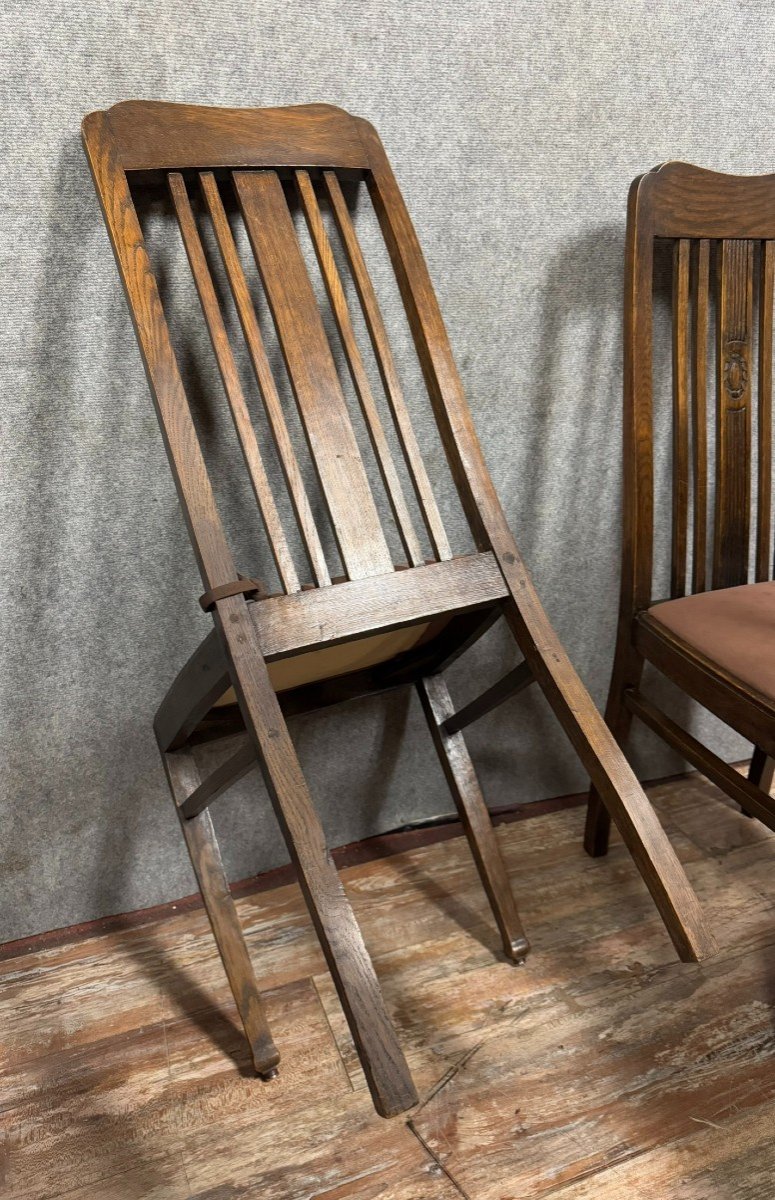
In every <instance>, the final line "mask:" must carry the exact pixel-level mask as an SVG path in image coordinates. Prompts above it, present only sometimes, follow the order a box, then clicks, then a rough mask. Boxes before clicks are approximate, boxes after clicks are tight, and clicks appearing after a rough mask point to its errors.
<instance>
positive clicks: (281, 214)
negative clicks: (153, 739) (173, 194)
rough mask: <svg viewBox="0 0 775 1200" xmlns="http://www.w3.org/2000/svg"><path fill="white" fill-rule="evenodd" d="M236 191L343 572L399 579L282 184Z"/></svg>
mask: <svg viewBox="0 0 775 1200" xmlns="http://www.w3.org/2000/svg"><path fill="white" fill-rule="evenodd" d="M234 184H235V187H236V189H237V197H238V199H239V201H240V204H241V206H242V212H243V215H244V218H245V225H246V226H247V231H248V235H249V237H250V241H251V245H252V247H253V253H254V254H255V256H256V262H257V264H258V268H259V271H260V272H261V278H262V280H263V284H264V288H265V291H266V295H267V299H268V301H269V306H270V308H271V310H272V316H273V318H274V323H275V327H276V329H277V336H278V339H279V341H280V345H281V347H282V351H283V355H284V357H285V362H286V366H287V368H288V374H289V376H290V379H291V384H292V385H293V390H294V393H295V395H296V401H297V403H298V406H299V413H300V416H301V419H302V422H303V424H304V429H305V432H306V435H307V440H308V442H309V445H310V450H311V453H312V457H313V459H314V461H315V467H316V469H317V473H318V476H319V478H320V484H321V487H322V490H323V494H324V496H325V498H326V503H327V505H328V510H329V513H330V515H331V521H332V524H333V526H334V531H335V533H336V539H337V543H338V545H339V551H340V554H341V556H342V562H343V566H344V568H345V570H346V572H347V575H348V577H349V578H350V579H363V578H365V577H366V576H368V575H380V574H384V573H385V572H386V571H392V569H393V561H392V559H391V557H390V551H389V549H388V546H387V542H386V541H385V535H384V533H383V531H382V526H381V524H380V520H379V515H378V513H377V509H376V506H375V504H374V497H373V496H372V494H371V489H370V487H369V482H368V479H367V477H366V472H365V470H364V467H363V462H362V460H361V456H360V451H359V449H358V443H357V442H356V440H355V434H354V433H353V428H352V425H351V424H350V418H349V415H348V412H347V406H346V404H345V399H344V395H343V394H342V388H341V385H340V383H339V377H338V375H337V373H336V367H335V366H334V360H333V357H332V355H331V348H330V346H329V344H328V339H327V337H326V334H325V330H324V328H323V322H322V319H321V315H320V311H319V309H318V305H317V301H316V299H315V294H314V292H313V290H312V284H311V283H310V279H309V276H308V275H307V268H306V266H305V264H304V259H303V257H302V254H301V249H300V247H299V243H298V239H297V237H296V231H295V229H294V227H293V221H292V220H291V214H290V212H289V210H288V205H287V203H286V200H285V195H284V193H283V189H282V184H281V183H280V180H279V179H278V177H277V174H276V173H275V172H274V171H262V172H258V173H247V172H244V171H237V172H235V175H234Z"/></svg>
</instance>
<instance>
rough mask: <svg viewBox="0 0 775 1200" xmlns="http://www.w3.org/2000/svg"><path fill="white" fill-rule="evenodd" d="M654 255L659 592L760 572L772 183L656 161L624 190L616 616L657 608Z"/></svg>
mask: <svg viewBox="0 0 775 1200" xmlns="http://www.w3.org/2000/svg"><path fill="white" fill-rule="evenodd" d="M663 243H668V244H671V252H672V307H671V323H672V474H671V488H672V517H671V564H670V594H671V596H672V597H678V596H683V595H685V594H686V593H687V591H689V592H701V591H705V590H707V589H708V588H723V587H732V586H734V585H736V584H741V583H746V582H749V581H750V580H751V579H755V580H766V579H770V578H771V577H772V572H773V546H772V536H771V534H772V530H771V508H772V354H773V278H774V277H775V175H767V176H747V177H746V176H734V175H722V174H717V173H715V172H713V171H705V170H702V169H700V168H699V167H694V166H690V165H689V164H687V163H680V162H669V163H666V164H664V165H663V166H661V167H657V168H655V169H654V170H653V171H650V172H648V173H647V174H645V175H642V176H640V178H638V179H636V180H635V181H634V183H633V185H632V187H631V189H630V197H629V206H628V214H627V256H626V268H625V314H624V407H625V413H624V421H625V428H624V437H625V482H624V490H625V496H624V512H625V529H624V555H623V558H624V562H623V609H627V610H631V611H632V610H638V609H642V608H645V607H647V606H648V604H649V603H650V602H651V600H652V599H656V598H657V597H655V596H652V573H653V567H654V561H653V560H654V536H655V523H654V509H655V502H654V490H655V489H654V432H655V428H654V415H655V413H654V409H655V402H654V390H655V389H654V374H655V372H654V361H653V357H654V344H653V331H654V301H655V296H654V278H655V273H654V263H655V252H656V253H659V252H660V247H661V245H662V244H663ZM711 324H715V337H714V335H713V330H712V329H711ZM709 396H710V397H711V398H710V399H709ZM713 397H715V403H714V399H713ZM714 408H715V417H714ZM709 413H710V418H709ZM754 434H755V445H754V444H753V443H754ZM752 517H753V520H752ZM659 598H663V596H660V597H659Z"/></svg>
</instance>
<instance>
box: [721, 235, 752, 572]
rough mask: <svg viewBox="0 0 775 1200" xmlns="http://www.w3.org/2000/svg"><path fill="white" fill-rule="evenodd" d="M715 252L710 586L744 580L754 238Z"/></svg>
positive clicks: (748, 512) (748, 502) (726, 244)
mask: <svg viewBox="0 0 775 1200" xmlns="http://www.w3.org/2000/svg"><path fill="white" fill-rule="evenodd" d="M719 258H720V264H719V292H718V301H717V307H716V341H717V346H716V374H717V384H716V386H717V403H716V502H715V529H714V538H713V586H714V588H717V587H735V585H737V584H740V583H747V582H748V534H749V529H750V519H751V368H752V361H751V359H752V355H751V339H752V337H753V242H748V241H741V240H739V239H737V240H735V241H723V242H722V243H721V245H720V247H719Z"/></svg>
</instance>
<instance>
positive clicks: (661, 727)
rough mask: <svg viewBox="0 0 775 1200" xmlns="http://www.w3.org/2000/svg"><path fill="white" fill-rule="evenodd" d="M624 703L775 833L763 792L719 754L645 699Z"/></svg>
mask: <svg viewBox="0 0 775 1200" xmlns="http://www.w3.org/2000/svg"><path fill="white" fill-rule="evenodd" d="M625 703H626V704H627V707H628V708H629V709H630V710H631V711H632V712H633V713H635V715H636V716H637V717H640V719H641V721H643V723H644V724H645V725H647V726H648V727H649V729H652V730H653V731H654V733H658V734H659V736H660V737H662V738H664V740H665V741H666V742H668V743H669V744H670V745H671V746H672V747H673V749H674V750H677V751H678V753H679V754H680V755H681V756H682V757H683V758H685V759H686V761H687V762H690V763H691V764H692V766H693V767H696V768H697V770H699V771H702V773H703V775H707V777H708V779H710V781H711V783H715V784H716V786H717V787H720V788H722V789H723V791H725V792H726V793H727V795H728V796H731V797H732V799H733V800H737V801H738V803H739V804H742V805H743V807H744V808H745V809H746V810H747V811H748V812H751V813H752V814H753V815H754V816H756V817H758V818H759V820H760V821H762V822H763V823H764V824H765V825H767V826H768V827H769V828H770V829H775V813H774V812H773V810H772V808H770V807H768V806H767V805H766V804H764V803H763V796H762V791H761V788H759V787H758V786H756V785H755V784H753V783H751V782H750V781H749V780H748V779H746V777H745V776H744V775H741V774H740V772H739V771H736V770H735V769H734V767H730V766H729V764H728V763H725V762H724V760H723V759H721V758H719V757H718V755H717V754H713V752H712V751H710V750H708V749H707V747H706V746H703V745H702V743H701V742H698V741H697V739H696V738H694V737H692V735H691V734H690V733H687V732H686V730H685V729H682V728H681V726H680V725H677V724H676V722H675V721H673V720H672V718H670V717H668V716H667V714H666V713H663V712H661V710H660V709H659V708H657V706H656V704H653V703H652V701H650V700H648V699H647V698H646V697H645V696H642V695H640V694H639V693H638V692H627V694H626V696H625Z"/></svg>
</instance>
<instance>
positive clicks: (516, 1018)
mask: <svg viewBox="0 0 775 1200" xmlns="http://www.w3.org/2000/svg"><path fill="white" fill-rule="evenodd" d="M650 794H651V796H652V797H653V800H654V803H655V805H656V806H657V810H658V812H659V814H660V817H661V819H662V821H663V823H664V824H665V826H666V828H668V829H669V830H670V831H671V834H672V836H673V838H674V840H675V843H676V846H677V847H678V849H679V852H680V855H681V858H682V860H683V862H684V864H685V865H686V868H687V870H688V871H689V872H690V874H691V876H692V879H693V881H694V883H695V886H696V887H697V889H698V893H699V895H700V898H701V900H702V902H703V904H704V905H705V906H706V907H707V909H708V911H709V912H710V913H711V914H712V915H713V920H714V923H715V925H716V927H717V929H718V932H719V939H720V941H721V944H722V949H721V953H720V954H719V956H718V957H717V958H716V959H714V960H713V962H711V963H707V964H705V965H704V966H703V967H702V968H701V969H696V968H693V967H687V966H683V965H681V964H679V963H676V962H674V961H671V954H670V947H669V944H668V943H667V942H666V940H665V938H664V936H663V934H662V930H661V928H660V924H659V921H658V919H657V918H656V914H655V913H654V911H653V908H652V906H651V904H650V902H649V898H648V895H647V893H646V892H645V889H644V888H643V887H642V885H641V882H640V879H639V878H638V874H637V872H636V871H635V869H634V868H633V866H632V864H631V863H630V862H629V861H628V858H627V854H626V851H625V849H624V847H623V846H622V845H621V843H620V842H619V841H618V840H616V841H614V843H613V845H612V848H611V863H610V865H609V864H606V863H590V862H588V861H585V860H584V859H583V857H582V858H580V857H579V854H578V836H579V830H580V824H581V819H582V814H581V813H580V812H579V811H577V810H574V809H566V810H563V811H559V812H554V813H552V814H550V815H545V816H542V817H539V818H537V819H531V820H520V821H519V822H517V823H516V824H512V825H505V826H501V827H500V828H499V829H498V831H497V836H498V841H499V844H500V850H501V853H502V855H503V857H504V859H505V861H506V865H507V868H508V870H509V871H510V873H511V875H512V877H513V878H514V879H515V880H519V889H520V892H521V894H523V895H524V908H525V915H526V917H527V918H528V920H529V922H530V928H531V932H532V934H533V936H534V939H535V942H536V948H537V952H536V953H535V954H533V955H531V956H530V957H529V958H528V960H527V963H526V964H525V966H524V967H521V968H519V969H518V970H515V969H514V967H512V966H511V965H509V964H508V963H505V962H503V960H502V958H501V957H500V955H499V953H498V940H497V935H496V934H495V932H494V930H493V928H492V922H491V919H490V914H489V911H488V903H487V899H486V897H485V895H484V893H483V891H482V889H481V885H480V883H479V880H478V877H477V872H476V869H475V866H474V863H473V862H472V860H471V855H470V852H469V849H468V846H467V844H466V841H465V838H464V837H463V836H462V835H461V836H458V837H456V838H454V839H452V840H447V841H444V842H439V843H436V844H433V845H422V846H417V847H416V848H414V849H410V850H405V851H404V852H402V853H400V854H397V855H394V856H392V857H385V858H381V859H380V858H378V859H371V860H370V861H367V862H362V863H360V864H359V865H355V866H350V867H348V868H347V869H346V871H345V874H344V881H345V885H346V887H347V890H348V892H349V893H350V895H351V896H352V897H353V903H354V905H355V909H356V913H357V916H358V919H359V923H360V924H361V925H362V926H363V928H364V931H365V934H366V937H367V940H368V943H369V946H370V948H371V951H372V954H373V956H374V960H375V963H376V965H377V969H378V970H379V972H380V975H381V976H382V977H383V978H384V980H385V988H386V993H387V998H388V1004H389V1007H390V1009H391V1011H394V1012H395V1013H396V1014H399V1013H400V1021H401V1030H402V1039H403V1040H404V1041H405V1043H406V1046H407V1052H408V1055H409V1060H410V1063H411V1066H412V1072H413V1075H414V1076H415V1078H416V1080H417V1082H418V1090H419V1092H420V1097H421V1103H420V1106H419V1108H418V1109H417V1110H416V1111H415V1112H414V1113H413V1114H411V1123H409V1122H408V1121H407V1119H406V1118H404V1119H400V1120H393V1121H389V1122H388V1121H383V1120H381V1119H380V1118H379V1117H377V1116H376V1115H375V1114H374V1111H373V1109H372V1107H371V1105H370V1102H369V1096H368V1091H367V1089H366V1084H365V1080H364V1078H363V1075H362V1073H361V1072H360V1070H359V1067H358V1059H357V1055H356V1054H355V1052H354V1048H353V1045H352V1042H351V1040H350V1037H349V1034H348V1030H347V1026H346V1023H345V1020H344V1017H343V1015H342V1012H341V1010H340V1008H339V1005H338V1002H337V999H336V995H335V992H334V989H333V987H332V986H331V983H330V980H329V978H328V975H327V973H326V969H325V962H324V960H323V957H322V955H321V953H320V950H319V948H318V946H317V943H316V939H315V936H314V932H313V930H312V928H311V926H310V923H309V919H308V917H307V913H306V911H305V905H304V901H303V898H302V896H301V893H300V890H299V888H298V886H297V885H296V884H295V883H287V882H286V883H285V885H284V886H282V887H280V888H277V889H275V890H270V891H260V892H249V893H246V894H245V893H243V894H242V895H241V896H240V898H238V899H237V901H236V907H237V913H238V916H239V922H240V925H241V926H242V928H243V929H244V936H245V939H246V942H247V946H248V950H249V952H250V955H251V957H252V959H253V961H254V962H255V963H256V965H257V966H258V965H259V964H260V966H261V972H262V976H263V980H264V990H263V993H262V996H263V1000H264V1004H265V1007H266V1011H267V1013H268V1016H269V1020H270V1023H271V1026H272V1029H273V1031H274V1035H275V1039H276V1043H277V1046H278V1048H279V1050H280V1052H281V1054H282V1066H281V1071H280V1074H279V1076H278V1078H277V1079H275V1080H273V1081H272V1082H271V1083H263V1082H261V1081H259V1080H257V1079H255V1078H251V1077H250V1076H249V1074H248V1070H247V1068H248V1067H249V1055H248V1052H247V1047H246V1045H245V1044H244V1040H243V1039H242V1038H241V1037H240V1034H239V1032H238V1030H237V1028H236V1027H235V1024H236V1023H238V1019H239V1018H238V1014H237V1011H236V1009H235V1007H234V1005H233V1003H232V1001H231V999H230V997H229V996H228V993H227V989H226V986H225V982H224V981H223V979H222V968H221V964H220V962H219V959H218V955H217V951H216V948H215V945H214V944H213V941H212V936H211V935H210V933H209V929H208V926H207V921H206V920H205V918H204V915H203V913H202V912H201V910H193V911H192V910H191V909H184V908H179V909H178V910H176V911H174V910H171V909H168V910H167V911H166V912H165V914H164V917H163V918H160V916H159V915H158V914H155V913H149V914H148V916H147V917H146V920H145V923H144V924H141V925H134V926H133V927H131V928H126V929H123V930H120V931H119V930H116V929H112V930H111V931H109V932H95V933H93V934H92V936H90V937H88V938H81V939H80V940H78V941H75V940H73V941H66V942H64V943H60V944H57V945H43V946H27V947H25V949H24V952H23V953H21V954H18V955H17V956H16V957H12V958H7V957H5V958H4V960H3V961H0V1027H2V1029H3V1055H4V1058H3V1103H2V1113H1V1114H0V1130H1V1131H2V1135H3V1137H2V1144H3V1148H4V1155H5V1157H4V1159H3V1160H2V1161H3V1163H4V1168H5V1177H4V1183H5V1194H7V1195H8V1196H9V1197H13V1200H60V1198H61V1200H95V1198H97V1197H99V1200H119V1198H120V1200H149V1198H150V1197H152V1198H153V1200H157V1198H158V1200H205V1198H207V1200H211V1198H214V1197H215V1196H218V1197H220V1196H224V1197H225V1196H229V1197H236V1196H240V1198H242V1197H245V1198H246V1200H265V1198H266V1197H271V1198H272V1200H299V1197H300V1196H315V1197H318V1196H325V1197H326V1200H328V1198H329V1197H331V1200H334V1198H336V1200H339V1198H340V1197H341V1198H342V1200H344V1198H345V1197H346V1200H462V1198H463V1197H464V1196H467V1197H469V1200H473V1198H474V1197H475V1198H476V1200H502V1198H503V1197H514V1196H518V1197H520V1198H522V1197H525V1198H527V1200H532V1198H537V1197H542V1198H545V1200H554V1198H555V1197H556V1198H557V1200H622V1197H623V1196H632V1197H634V1198H636V1200H653V1198H654V1197H658V1198H659V1200H688V1198H689V1197H691V1200H695V1198H696V1200H711V1198H712V1200H721V1198H722V1197H723V1200H764V1198H765V1197H768V1195H769V1190H770V1185H771V1180H772V1177H773V1175H775V1147H774V1146H773V1139H772V1123H773V1116H774V1115H775V1110H774V1106H775V1099H774V1098H773V1094H772V1088H773V1080H775V1072H774V1071H773V1066H774V1063H773V1045H772V1029H771V1019H772V1018H771V1002H772V980H771V974H770V970H769V967H770V964H771V960H772V952H773V943H774V942H775V938H774V936H773V923H772V904H771V897H772V887H771V878H772V873H773V869H775V839H774V838H773V835H772V834H770V833H769V832H768V831H767V830H765V829H764V828H763V827H762V826H761V825H760V824H759V823H758V822H753V821H747V820H745V818H743V817H742V816H741V815H740V814H739V813H737V812H736V811H734V809H733V807H732V806H731V804H725V803H724V801H723V798H719V795H718V793H717V792H716V790H715V789H714V788H713V787H712V786H711V785H710V784H708V783H706V782H704V781H702V780H701V779H698V778H697V777H693V778H690V779H686V780H681V781H679V782H674V783H670V784H665V785H661V786H659V787H657V788H655V789H652V790H650ZM711 807H712V808H713V809H714V811H715V812H716V814H717V816H716V819H715V820H714V821H713V822H709V821H708V811H709V808H711ZM527 808H528V809H530V808H531V806H527Z"/></svg>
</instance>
